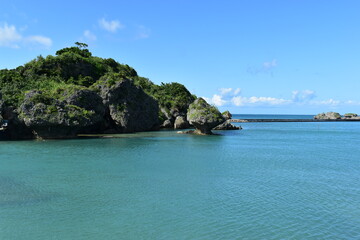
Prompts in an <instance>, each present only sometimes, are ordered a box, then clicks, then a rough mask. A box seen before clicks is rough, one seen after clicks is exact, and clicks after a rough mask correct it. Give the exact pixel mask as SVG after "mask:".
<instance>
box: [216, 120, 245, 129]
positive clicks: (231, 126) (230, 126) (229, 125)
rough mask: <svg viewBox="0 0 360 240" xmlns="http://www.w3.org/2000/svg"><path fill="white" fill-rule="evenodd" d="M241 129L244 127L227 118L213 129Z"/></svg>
mask: <svg viewBox="0 0 360 240" xmlns="http://www.w3.org/2000/svg"><path fill="white" fill-rule="evenodd" d="M240 129H242V128H241V127H238V126H235V125H234V124H232V123H231V122H230V119H229V120H226V121H225V122H223V123H222V124H220V125H217V126H216V127H214V128H213V130H240Z"/></svg>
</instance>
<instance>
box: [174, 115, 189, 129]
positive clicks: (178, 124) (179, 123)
mask: <svg viewBox="0 0 360 240" xmlns="http://www.w3.org/2000/svg"><path fill="white" fill-rule="evenodd" d="M186 128H189V122H188V121H187V120H186V117H184V116H177V117H176V119H175V123H174V129H186Z"/></svg>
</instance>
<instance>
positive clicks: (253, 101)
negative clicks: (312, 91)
mask: <svg viewBox="0 0 360 240" xmlns="http://www.w3.org/2000/svg"><path fill="white" fill-rule="evenodd" d="M231 102H232V103H233V104H234V105H235V106H245V105H262V106H264V105H272V106H274V105H285V104H289V103H291V100H287V99H282V98H274V97H255V96H254V97H249V98H248V97H242V96H236V97H233V98H232V99H231Z"/></svg>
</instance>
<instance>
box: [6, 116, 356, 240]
mask: <svg viewBox="0 0 360 240" xmlns="http://www.w3.org/2000/svg"><path fill="white" fill-rule="evenodd" d="M241 126H242V127H243V128H244V129H243V130H241V131H218V132H217V133H219V134H220V135H218V136H191V135H183V134H176V132H175V131H160V132H148V133H138V134H126V135H120V138H107V139H86V140H85V139H80V140H62V141H57V140H52V141H19V142H6V141H3V142H0V239H360V148H359V146H360V122H335V123H332V122H323V123H242V124H241Z"/></svg>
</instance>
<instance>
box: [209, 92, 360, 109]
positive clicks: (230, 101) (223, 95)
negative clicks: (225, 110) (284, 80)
mask: <svg viewBox="0 0 360 240" xmlns="http://www.w3.org/2000/svg"><path fill="white" fill-rule="evenodd" d="M218 91H219V93H218V94H214V95H213V96H212V97H211V98H206V97H204V99H205V100H206V101H207V102H208V103H210V104H214V105H216V106H218V107H221V106H224V105H227V106H231V105H233V106H237V107H243V106H246V107H259V106H263V107H266V106H269V107H270V106H284V105H287V106H299V105H301V106H303V105H307V106H327V107H338V106H346V105H348V106H349V105H350V106H354V105H356V106H360V101H354V100H347V101H339V100H335V99H332V98H330V99H327V100H314V98H316V94H315V91H313V90H309V89H307V90H302V91H299V90H295V91H293V92H292V96H291V98H288V99H287V98H276V97H269V96H267V97H263V96H260V97H258V96H252V97H245V96H241V95H240V92H241V89H240V88H236V89H234V88H219V90H218Z"/></svg>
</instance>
